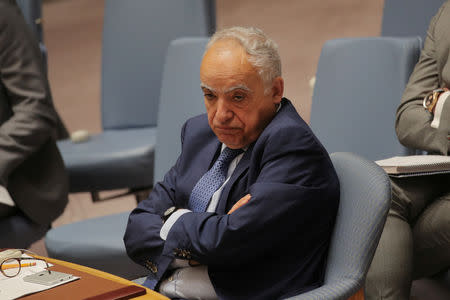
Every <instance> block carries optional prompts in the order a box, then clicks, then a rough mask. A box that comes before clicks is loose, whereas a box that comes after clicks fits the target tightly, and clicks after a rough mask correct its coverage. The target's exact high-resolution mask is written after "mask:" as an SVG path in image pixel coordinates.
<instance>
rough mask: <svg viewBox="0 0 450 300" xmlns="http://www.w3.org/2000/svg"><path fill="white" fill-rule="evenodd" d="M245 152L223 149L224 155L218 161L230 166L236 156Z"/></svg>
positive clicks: (221, 154)
mask: <svg viewBox="0 0 450 300" xmlns="http://www.w3.org/2000/svg"><path fill="white" fill-rule="evenodd" d="M242 152H244V150H242V149H231V148H228V147H225V149H223V151H222V153H220V156H219V158H218V159H217V160H218V161H221V162H223V163H224V164H229V163H230V162H231V161H232V160H233V159H234V158H235V157H236V156H238V155H239V154H241V153H242Z"/></svg>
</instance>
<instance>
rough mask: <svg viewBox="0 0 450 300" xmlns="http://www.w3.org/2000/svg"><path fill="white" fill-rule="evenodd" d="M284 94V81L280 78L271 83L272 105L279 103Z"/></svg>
mask: <svg viewBox="0 0 450 300" xmlns="http://www.w3.org/2000/svg"><path fill="white" fill-rule="evenodd" d="M283 93H284V80H283V78H282V77H281V76H278V77H276V78H275V79H274V80H273V81H272V99H273V103H274V104H278V103H280V102H281V99H282V98H283Z"/></svg>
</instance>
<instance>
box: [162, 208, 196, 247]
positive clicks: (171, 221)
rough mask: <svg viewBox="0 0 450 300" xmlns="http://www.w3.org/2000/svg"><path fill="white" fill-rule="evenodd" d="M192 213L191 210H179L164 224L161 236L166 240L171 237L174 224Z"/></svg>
mask: <svg viewBox="0 0 450 300" xmlns="http://www.w3.org/2000/svg"><path fill="white" fill-rule="evenodd" d="M188 212H191V211H190V210H189V209H184V208H180V209H177V210H176V211H175V212H174V213H173V214H171V215H170V217H169V218H168V219H167V221H166V222H165V223H164V224H163V226H162V227H161V231H160V232H159V236H160V237H161V238H162V239H163V240H166V239H167V236H168V235H169V231H170V229H171V228H172V226H173V224H175V222H176V221H177V220H178V218H179V217H181V216H182V215H184V214H185V213H188Z"/></svg>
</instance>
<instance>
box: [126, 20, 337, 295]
mask: <svg viewBox="0 0 450 300" xmlns="http://www.w3.org/2000/svg"><path fill="white" fill-rule="evenodd" d="M200 79H201V88H202V90H203V93H204V101H205V106H206V111H207V114H206V115H200V116H197V117H194V118H192V119H190V120H188V121H187V122H186V123H185V125H184V127H183V129H182V133H181V139H182V151H181V155H180V156H179V158H178V160H177V162H176V164H175V166H173V167H172V168H171V169H170V170H169V171H168V173H167V174H166V176H165V178H164V180H163V181H162V182H159V183H158V184H156V186H155V188H154V189H153V191H152V193H151V194H150V196H149V198H148V199H146V200H144V201H142V202H141V203H140V204H139V205H138V207H137V208H136V209H135V210H133V212H132V213H131V215H130V218H129V223H128V227H127V230H126V233H125V237H124V241H125V245H126V248H127V252H128V254H129V256H130V257H131V258H132V259H133V260H135V261H136V262H137V263H139V264H142V265H144V266H146V267H147V268H148V269H149V270H150V272H151V274H150V275H149V276H148V278H147V280H146V282H145V283H144V284H145V285H146V286H148V287H150V288H154V289H156V290H158V291H160V292H161V293H163V294H165V295H167V296H169V297H172V298H185V299H280V298H285V297H289V296H293V295H296V294H299V293H302V292H306V291H308V290H311V289H314V288H316V287H318V286H320V285H321V284H322V282H323V276H324V269H325V260H326V256H327V250H328V245H329V241H330V236H331V232H332V228H333V225H334V220H335V216H336V211H337V206H338V201H339V183H338V179H337V176H336V173H335V171H334V169H333V166H332V163H331V161H330V158H329V156H328V154H327V152H326V151H325V149H324V148H323V147H322V145H321V144H320V142H319V141H318V140H317V138H316V137H315V136H314V134H313V133H312V132H311V130H310V128H309V127H308V125H307V124H306V123H305V122H304V121H303V120H302V119H301V117H300V116H299V115H298V113H297V112H296V110H295V108H294V107H293V105H292V104H291V102H290V101H289V100H287V99H285V98H283V88H284V83H283V79H282V77H281V62H280V58H279V55H278V51H277V46H276V44H275V43H274V42H273V41H272V40H270V39H269V38H268V37H267V36H265V34H264V33H263V32H262V31H260V30H258V29H255V28H242V27H233V28H230V29H225V30H223V31H220V32H217V33H216V34H214V36H213V37H212V38H211V40H210V42H209V43H208V45H207V50H206V52H205V55H204V57H203V61H202V65H201V69H200ZM223 169H224V170H223ZM219 170H220V172H223V176H222V177H220V176H216V175H217V173H220V172H219ZM218 178H221V179H220V180H219V179H218Z"/></svg>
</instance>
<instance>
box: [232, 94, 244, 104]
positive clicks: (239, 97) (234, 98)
mask: <svg viewBox="0 0 450 300" xmlns="http://www.w3.org/2000/svg"><path fill="white" fill-rule="evenodd" d="M244 98H245V97H244V95H234V96H233V100H234V101H237V102H239V101H242V100H244Z"/></svg>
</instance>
